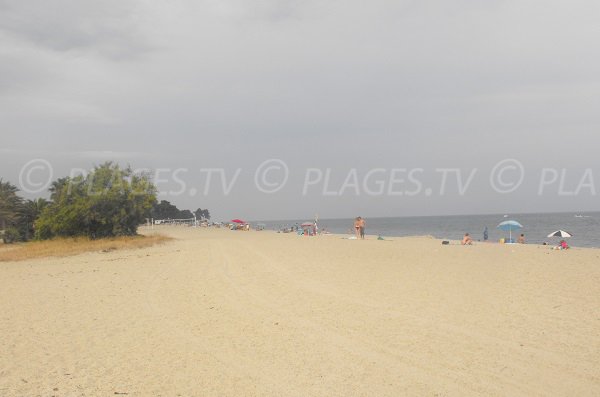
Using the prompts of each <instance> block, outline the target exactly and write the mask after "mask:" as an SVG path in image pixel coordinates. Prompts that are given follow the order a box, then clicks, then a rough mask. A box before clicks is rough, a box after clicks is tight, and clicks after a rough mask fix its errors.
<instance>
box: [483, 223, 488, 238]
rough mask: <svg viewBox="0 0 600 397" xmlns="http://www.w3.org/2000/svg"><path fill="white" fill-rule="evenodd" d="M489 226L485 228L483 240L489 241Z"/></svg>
mask: <svg viewBox="0 0 600 397" xmlns="http://www.w3.org/2000/svg"><path fill="white" fill-rule="evenodd" d="M488 237H489V236H488V228H487V226H486V227H485V229H484V230H483V241H488Z"/></svg>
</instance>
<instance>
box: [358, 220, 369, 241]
mask: <svg viewBox="0 0 600 397" xmlns="http://www.w3.org/2000/svg"><path fill="white" fill-rule="evenodd" d="M359 218H360V221H359V223H358V226H359V227H360V229H359V230H360V238H361V239H363V240H364V239H365V227H366V226H367V222H365V218H361V217H359Z"/></svg>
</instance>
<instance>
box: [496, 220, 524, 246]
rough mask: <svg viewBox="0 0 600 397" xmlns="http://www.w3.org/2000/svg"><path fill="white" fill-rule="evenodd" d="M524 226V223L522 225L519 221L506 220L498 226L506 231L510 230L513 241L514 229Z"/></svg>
mask: <svg viewBox="0 0 600 397" xmlns="http://www.w3.org/2000/svg"><path fill="white" fill-rule="evenodd" d="M522 227H523V225H521V224H520V223H519V222H517V221H504V222H502V223H500V224H499V225H498V226H497V228H498V229H500V230H504V231H505V232H509V235H510V240H511V241H512V232H513V230H519V229H521V228H522Z"/></svg>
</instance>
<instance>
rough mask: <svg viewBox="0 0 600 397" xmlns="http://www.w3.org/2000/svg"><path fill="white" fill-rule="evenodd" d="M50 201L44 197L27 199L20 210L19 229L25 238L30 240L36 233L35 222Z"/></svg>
mask: <svg viewBox="0 0 600 397" xmlns="http://www.w3.org/2000/svg"><path fill="white" fill-rule="evenodd" d="M48 204H49V201H48V200H46V199H43V198H38V199H35V200H27V201H25V202H24V203H23V205H22V207H21V212H20V220H19V230H20V233H21V235H22V236H23V239H24V240H30V239H32V238H33V237H34V234H35V222H36V221H37V219H38V218H39V216H40V215H41V214H42V211H43V210H44V208H46V207H47V206H48Z"/></svg>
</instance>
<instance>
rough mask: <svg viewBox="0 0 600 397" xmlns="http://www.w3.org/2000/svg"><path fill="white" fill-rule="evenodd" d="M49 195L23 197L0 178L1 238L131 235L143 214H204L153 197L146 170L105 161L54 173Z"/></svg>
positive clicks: (203, 216) (176, 216)
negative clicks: (85, 169)
mask: <svg viewBox="0 0 600 397" xmlns="http://www.w3.org/2000/svg"><path fill="white" fill-rule="evenodd" d="M49 191H50V199H49V200H46V199H44V198H38V199H35V200H26V199H24V198H22V197H20V196H19V195H18V189H17V187H16V186H14V185H12V184H11V183H10V182H6V181H3V180H2V179H0V232H1V233H2V240H3V241H4V242H5V243H11V242H15V241H27V240H31V239H38V240H45V239H51V238H54V237H75V236H87V237H90V238H94V239H95V238H103V237H114V236H131V235H135V234H137V228H138V226H139V225H141V224H143V223H145V222H146V219H149V218H155V219H168V218H171V219H181V218H193V217H194V214H196V217H197V219H210V213H209V211H208V210H202V209H200V208H199V209H197V210H196V211H195V212H194V213H192V212H191V211H189V210H179V209H178V208H177V207H176V206H175V205H173V204H171V203H169V202H168V201H166V200H162V201H160V202H158V200H157V198H156V195H157V189H156V187H155V186H154V185H153V183H152V181H151V178H150V177H149V175H146V174H135V173H133V171H132V169H131V168H130V167H127V168H121V167H120V166H119V165H118V164H114V163H112V162H107V163H104V164H102V165H99V166H96V167H94V169H93V170H92V171H91V172H90V173H89V174H87V175H85V176H84V175H78V176H75V177H65V178H59V179H57V180H56V181H54V182H52V184H51V185H50V188H49Z"/></svg>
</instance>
